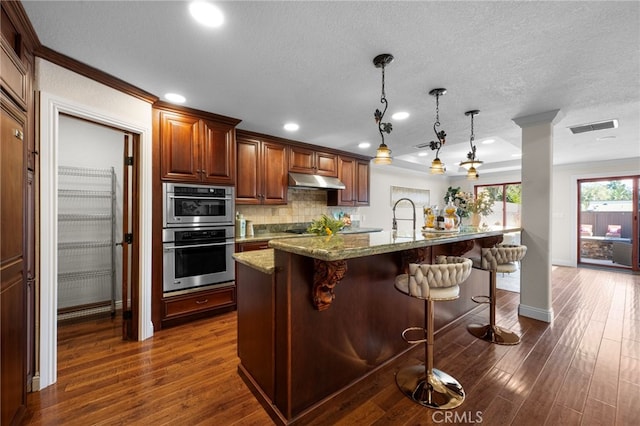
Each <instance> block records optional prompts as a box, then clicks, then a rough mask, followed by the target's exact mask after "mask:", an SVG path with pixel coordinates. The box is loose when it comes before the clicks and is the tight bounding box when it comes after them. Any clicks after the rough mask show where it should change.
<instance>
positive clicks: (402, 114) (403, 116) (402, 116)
mask: <svg viewBox="0 0 640 426" xmlns="http://www.w3.org/2000/svg"><path fill="white" fill-rule="evenodd" d="M391 118H393V119H394V120H406V119H407V118H409V113H408V112H405V111H400V112H396V113H395V114H393V115H392V116H391Z"/></svg>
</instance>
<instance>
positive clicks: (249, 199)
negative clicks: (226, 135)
mask: <svg viewBox="0 0 640 426" xmlns="http://www.w3.org/2000/svg"><path fill="white" fill-rule="evenodd" d="M236 146H237V155H238V166H237V168H236V169H237V175H238V177H237V180H236V203H237V204H262V198H261V195H262V194H261V192H260V191H261V187H262V186H261V182H260V179H261V178H260V169H259V164H260V148H261V146H262V143H261V142H260V141H259V140H257V139H251V138H244V137H238V139H237V143H236Z"/></svg>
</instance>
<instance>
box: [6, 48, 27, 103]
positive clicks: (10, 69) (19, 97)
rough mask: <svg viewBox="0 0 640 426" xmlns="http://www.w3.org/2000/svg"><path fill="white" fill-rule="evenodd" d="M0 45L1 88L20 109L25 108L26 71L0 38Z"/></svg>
mask: <svg viewBox="0 0 640 426" xmlns="http://www.w3.org/2000/svg"><path fill="white" fill-rule="evenodd" d="M0 40H1V42H0V43H1V44H2V49H0V51H2V53H1V54H0V55H1V56H0V76H1V79H2V87H4V88H5V90H6V91H7V93H9V94H10V95H11V97H12V98H13V100H14V101H15V102H17V103H18V104H19V105H20V106H21V107H22V108H25V109H26V106H27V71H26V69H25V67H24V65H22V63H21V62H20V60H19V59H18V58H17V57H16V55H15V54H14V53H13V52H12V51H11V50H10V47H9V46H8V45H7V43H6V42H5V41H4V39H3V38H1V37H0Z"/></svg>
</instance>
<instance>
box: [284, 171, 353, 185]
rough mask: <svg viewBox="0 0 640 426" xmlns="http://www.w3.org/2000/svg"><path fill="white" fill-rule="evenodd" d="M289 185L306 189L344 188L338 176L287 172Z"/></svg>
mask: <svg viewBox="0 0 640 426" xmlns="http://www.w3.org/2000/svg"><path fill="white" fill-rule="evenodd" d="M289 186H292V187H294V188H306V189H345V188H346V186H345V185H344V183H342V182H341V181H340V179H338V178H334V177H327V176H319V175H306V174H304V173H291V172H290V173H289Z"/></svg>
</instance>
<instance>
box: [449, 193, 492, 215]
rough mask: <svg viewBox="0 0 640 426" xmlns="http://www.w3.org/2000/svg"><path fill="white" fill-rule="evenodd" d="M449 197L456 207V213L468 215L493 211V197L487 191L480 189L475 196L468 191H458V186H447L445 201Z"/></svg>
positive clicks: (486, 213) (485, 213)
mask: <svg viewBox="0 0 640 426" xmlns="http://www.w3.org/2000/svg"><path fill="white" fill-rule="evenodd" d="M449 197H451V200H452V201H453V204H454V205H455V206H456V207H457V208H458V215H459V216H461V217H468V216H469V215H470V214H472V213H478V214H480V215H482V216H487V215H489V214H491V213H493V202H494V201H495V200H494V197H493V195H492V194H491V193H490V192H489V191H480V192H479V193H478V196H477V197H474V196H473V194H472V193H470V192H464V191H460V188H452V187H449V189H448V190H447V195H446V198H445V201H448V199H449Z"/></svg>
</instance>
